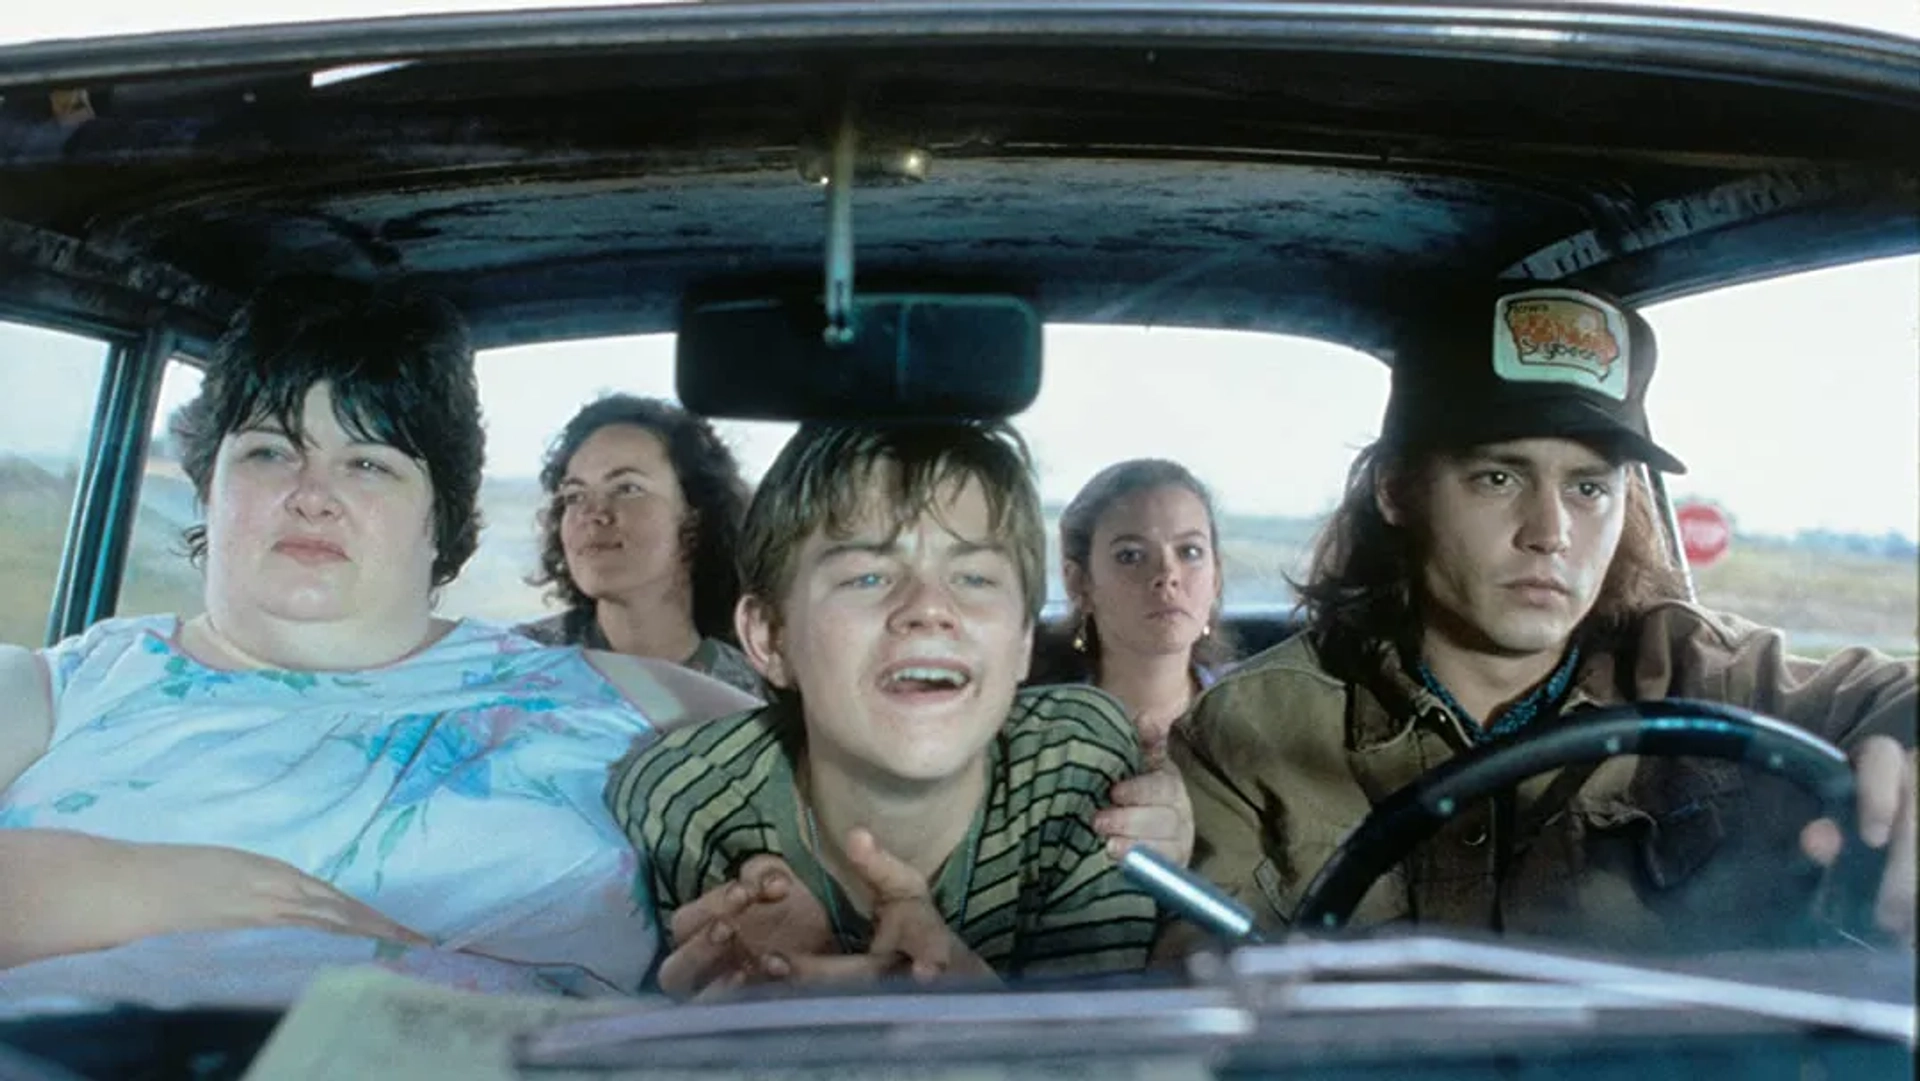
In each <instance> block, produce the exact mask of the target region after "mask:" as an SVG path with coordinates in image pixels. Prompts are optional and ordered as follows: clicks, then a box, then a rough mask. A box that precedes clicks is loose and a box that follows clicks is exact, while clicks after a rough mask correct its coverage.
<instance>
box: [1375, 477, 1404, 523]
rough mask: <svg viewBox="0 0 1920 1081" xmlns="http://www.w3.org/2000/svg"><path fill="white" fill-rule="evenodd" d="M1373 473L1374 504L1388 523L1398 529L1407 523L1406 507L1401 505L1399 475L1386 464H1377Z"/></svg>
mask: <svg viewBox="0 0 1920 1081" xmlns="http://www.w3.org/2000/svg"><path fill="white" fill-rule="evenodd" d="M1372 473H1373V505H1374V508H1375V509H1377V510H1378V511H1379V512H1380V517H1382V518H1384V519H1386V522H1387V524H1388V525H1390V526H1393V527H1395V528H1396V529H1398V528H1401V527H1404V526H1405V525H1406V524H1407V515H1406V508H1404V507H1402V506H1401V505H1400V498H1399V495H1398V492H1397V490H1398V489H1399V487H1400V477H1399V475H1398V474H1397V473H1396V472H1395V471H1393V470H1391V469H1388V468H1387V467H1386V466H1384V465H1375V466H1374V467H1373V469H1372Z"/></svg>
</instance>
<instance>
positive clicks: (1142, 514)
mask: <svg viewBox="0 0 1920 1081" xmlns="http://www.w3.org/2000/svg"><path fill="white" fill-rule="evenodd" d="M1060 554H1061V572H1062V576H1063V577H1064V578H1065V580H1066V587H1067V596H1068V598H1069V599H1070V600H1071V602H1072V604H1073V614H1072V616H1071V617H1069V620H1068V623H1067V626H1066V627H1065V628H1063V629H1062V631H1061V632H1060V633H1056V634H1054V635H1049V636H1047V637H1048V638H1050V639H1055V640H1057V639H1060V638H1066V639H1067V641H1068V646H1067V648H1066V649H1062V648H1060V647H1059V646H1058V645H1057V644H1055V645H1053V646H1051V647H1050V648H1049V649H1048V653H1049V654H1051V656H1049V657H1047V658H1044V659H1043V661H1044V663H1043V664H1041V665H1040V666H1038V668H1037V669H1036V671H1037V672H1039V673H1040V674H1041V675H1042V676H1043V677H1045V679H1046V680H1047V681H1050V682H1062V681H1068V680H1084V681H1086V682H1090V683H1093V684H1095V685H1096V686H1098V687H1100V689H1102V690H1104V691H1106V692H1108V693H1109V694H1112V695H1113V696H1114V697H1115V698H1118V699H1119V700H1120V701H1121V703H1122V704H1123V705H1125V706H1126V708H1127V712H1128V713H1129V714H1130V715H1132V716H1133V718H1134V722H1135V724H1137V725H1138V726H1139V728H1140V735H1141V739H1142V741H1143V742H1144V743H1146V744H1147V745H1148V746H1153V745H1156V744H1160V743H1163V742H1164V741H1165V739H1166V736H1167V733H1168V731H1169V730H1170V729H1171V728H1172V727H1173V724H1174V722H1175V721H1177V720H1179V719H1180V718H1181V717H1182V716H1184V715H1185V714H1186V712H1187V710H1188V708H1189V707H1190V706H1192V704H1193V700H1194V698H1195V697H1196V696H1197V695H1198V694H1199V693H1200V692H1201V691H1203V690H1205V689H1206V688H1207V687H1208V686H1210V685H1211V684H1212V683H1213V681H1214V680H1215V679H1216V678H1218V676H1219V674H1220V673H1221V671H1223V670H1224V668H1225V666H1226V665H1227V664H1229V663H1230V662H1231V661H1232V659H1233V656H1234V649H1233V645H1232V643H1231V641H1230V640H1229V636H1228V635H1227V634H1226V633H1225V630H1224V628H1223V627H1222V626H1221V624H1220V597H1221V591H1222V588H1223V584H1222V578H1221V569H1220V532H1219V527H1218V524H1217V522H1216V519H1215V515H1214V509H1213V496H1212V494H1211V493H1210V492H1208V490H1207V487H1206V485H1204V484H1202V483H1200V481H1199V479H1198V478H1196V477H1195V476H1194V475H1193V474H1192V473H1191V472H1189V471H1188V470H1187V468H1186V467H1185V466H1182V465H1180V464H1179V463H1177V462H1170V461H1165V460H1162V459H1157V458H1137V459H1133V460H1130V461H1125V462H1120V463H1117V464H1115V465H1111V466H1108V467H1107V468H1106V469H1103V470H1101V471H1100V472H1099V473H1098V474H1096V475H1095V476H1094V478H1093V479H1092V480H1090V481H1088V482H1087V483H1086V485H1085V487H1083V488H1081V489H1080V492H1079V494H1078V495H1076V496H1074V497H1073V501H1072V502H1071V503H1069V504H1067V509H1066V511H1065V512H1064V513H1062V514H1061V516H1060ZM1039 681H1040V680H1036V682H1039Z"/></svg>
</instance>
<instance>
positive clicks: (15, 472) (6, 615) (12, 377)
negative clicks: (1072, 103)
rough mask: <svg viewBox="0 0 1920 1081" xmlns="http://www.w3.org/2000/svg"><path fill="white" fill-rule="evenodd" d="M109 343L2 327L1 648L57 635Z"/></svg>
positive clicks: (11, 325)
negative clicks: (54, 615) (66, 555)
mask: <svg viewBox="0 0 1920 1081" xmlns="http://www.w3.org/2000/svg"><path fill="white" fill-rule="evenodd" d="M106 360H107V346H106V343H104V342H101V341H99V340H97V339H93V338H83V337H80V336H78V335H74V334H63V333H60V332H58V331H52V330H43V329H40V328H38V327H30V326H23V325H21V324H18V323H7V322H0V386H4V387H5V388H6V393H4V394H0V536H3V537H5V543H4V544H0V642H10V643H14V644H16V645H39V644H40V643H41V642H42V641H44V640H45V638H46V634H47V613H48V611H49V609H50V608H51V607H52V604H53V586H54V579H55V576H56V575H57V574H58V573H59V571H60V552H61V549H62V548H63V547H64V546H65V544H66V536H67V521H68V519H69V518H71V517H72V514H73V493H74V490H75V488H76V486H77V485H78V483H79V479H80V471H81V469H82V468H84V467H85V465H86V459H87V438H88V429H89V428H90V427H91V425H92V422H93V403H94V399H95V397H96V395H97V394H98V393H99V389H100V376H101V373H102V372H103V371H104V369H105V367H106Z"/></svg>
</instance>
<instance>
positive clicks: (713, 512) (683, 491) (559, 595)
mask: <svg viewBox="0 0 1920 1081" xmlns="http://www.w3.org/2000/svg"><path fill="white" fill-rule="evenodd" d="M614 424H627V425H632V426H633V427H635V428H642V429H645V430H646V431H649V432H652V433H653V434H654V435H655V436H656V437H657V438H659V440H660V442H661V443H663V444H665V445H666V448H667V461H668V463H669V464H671V465H672V466H673V474H674V476H675V477H676V478H677V479H678V480H679V482H680V495H681V498H682V499H684V500H685V501H686V504H687V515H686V520H685V521H683V522H681V523H680V550H681V555H682V557H683V558H684V559H685V560H686V566H687V577H688V579H689V581H690V582H691V583H692V586H693V626H694V630H696V631H697V632H699V634H700V635H701V636H702V637H705V638H718V639H720V640H721V641H725V642H731V641H733V640H734V633H733V608H734V604H735V602H737V601H738V600H739V599H740V572H739V569H738V568H737V566H736V565H735V563H734V555H735V553H736V552H737V551H738V549H739V547H740V523H741V521H742V520H743V519H744V518H745V517H746V514H747V500H748V497H749V495H750V494H751V493H750V492H749V490H748V488H747V482H746V481H745V480H744V479H742V477H741V476H740V465H739V463H738V462H736V461H735V460H734V457H733V451H732V450H730V449H728V447H727V445H726V443H724V442H722V441H721V439H720V434H719V433H718V432H716V431H714V430H713V425H712V424H710V423H708V421H707V420H706V418H704V417H699V416H695V415H694V414H692V413H689V412H687V411H686V410H684V409H682V408H680V407H679V406H677V405H674V404H673V403H671V402H665V401H661V400H660V399H658V398H641V397H636V396H634V395H631V394H609V395H607V396H606V397H604V398H601V399H599V400H598V401H594V402H590V403H588V404H587V405H586V406H585V407H584V408H582V409H581V410H580V412H578V413H576V414H574V417H573V419H572V420H570V421H568V422H567V426H566V427H565V428H562V429H561V430H560V434H559V435H558V436H557V437H555V439H554V441H553V444H552V446H550V447H549V448H548V449H547V457H546V461H545V462H544V463H543V464H542V466H541V468H540V487H541V489H542V490H543V491H545V492H546V494H547V496H548V499H547V503H546V505H545V506H544V507H542V508H541V510H540V516H539V522H538V528H539V531H540V569H539V570H538V571H537V572H535V573H534V574H532V575H530V576H529V577H528V578H527V582H528V584H530V585H535V586H549V587H551V588H550V589H549V590H548V596H550V597H552V598H553V599H555V600H557V601H559V602H560V603H561V604H563V605H565V606H566V608H567V615H568V617H569V622H573V621H576V620H584V619H590V618H591V617H592V615H593V610H594V600H593V598H592V597H589V596H587V595H586V594H585V593H583V592H581V590H580V586H579V585H578V584H577V583H575V582H574V580H573V573H572V572H571V571H570V570H568V569H567V551H566V546H565V545H564V544H563V543H561V540H560V520H561V518H562V517H563V508H562V507H561V505H560V502H559V499H558V493H559V490H560V482H561V481H563V480H565V479H566V476H567V466H568V464H569V463H571V462H572V461H573V456H574V455H575V454H577V453H579V451H580V447H581V445H582V444H584V443H585V442H586V441H587V440H588V439H590V438H592V437H593V433H595V432H597V431H599V430H600V429H602V428H605V427H608V426H609V425H614Z"/></svg>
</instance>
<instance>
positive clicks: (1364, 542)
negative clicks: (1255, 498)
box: [1293, 440, 1686, 682]
mask: <svg viewBox="0 0 1920 1081" xmlns="http://www.w3.org/2000/svg"><path fill="white" fill-rule="evenodd" d="M1596 449H1601V450H1607V449H1609V448H1596ZM1449 453H1457V450H1455V449H1452V448H1446V447H1440V446H1433V445H1420V444H1406V445H1397V444H1395V443H1393V442H1390V441H1385V440H1383V441H1381V442H1379V443H1375V444H1374V445H1373V446H1371V447H1368V448H1367V449H1366V450H1364V451H1362V452H1361V453H1360V455H1359V457H1358V458H1356V459H1355V461H1354V463H1353V468H1352V470H1351V471H1350V472H1349V473H1348V475H1347V488H1346V493H1345V495H1344V496H1343V497H1342V499H1341V501H1340V506H1339V508H1338V509H1336V510H1335V511H1334V513H1333V516H1332V517H1331V518H1330V519H1328V521H1327V524H1326V526H1325V527H1324V528H1323V529H1322V530H1321V533H1320V536H1319V539H1318V540H1316V541H1315V543H1314V550H1313V559H1312V562H1311V565H1310V567H1309V570H1308V572H1307V580H1306V581H1305V582H1304V583H1301V582H1296V583H1293V585H1294V589H1295V590H1296V591H1298V593H1299V595H1300V598H1301V601H1302V602H1303V603H1304V605H1305V607H1306V612H1307V630H1306V633H1307V635H1308V640H1309V641H1311V642H1312V643H1313V646H1314V648H1315V650H1317V651H1318V652H1319V654H1320V659H1321V663H1322V664H1324V665H1325V666H1326V668H1327V671H1328V672H1330V673H1332V674H1333V675H1335V676H1336V677H1338V678H1340V679H1343V680H1347V681H1349V682H1366V681H1368V680H1370V679H1372V678H1373V675H1374V674H1376V673H1377V664H1378V656H1379V651H1380V650H1381V649H1382V648H1383V647H1384V648H1392V649H1396V650H1401V651H1407V650H1411V649H1412V648H1413V647H1415V646H1416V645H1417V642H1416V641H1414V640H1411V639H1410V638H1409V637H1408V636H1409V635H1413V634H1417V633H1418V632H1419V629H1420V627H1421V625H1422V621H1421V614H1420V600H1419V596H1418V594H1417V592H1416V590H1415V588H1414V583H1415V582H1416V581H1417V579H1418V576H1419V569H1420V565H1421V560H1422V559H1423V558H1424V550H1423V541H1422V537H1423V534H1424V526H1422V525H1419V523H1422V522H1424V520H1425V515H1426V514H1427V506H1426V502H1427V501H1426V499H1425V498H1424V496H1423V493H1424V491H1425V488H1426V481H1427V478H1428V477H1429V476H1430V475H1431V472H1432V470H1433V469H1434V467H1435V466H1436V464H1437V463H1438V462H1439V461H1440V459H1441V457H1442V456H1444V455H1446V454H1449ZM1609 460H1611V461H1614V462H1616V463H1618V462H1619V461H1621V460H1623V459H1622V458H1621V457H1620V456H1619V455H1618V453H1617V452H1615V453H1611V454H1609ZM1381 480H1384V482H1385V483H1386V484H1387V485H1389V486H1390V491H1391V492H1392V493H1393V496H1394V500H1395V502H1397V503H1398V504H1399V505H1401V506H1403V507H1405V508H1406V509H1407V514H1408V515H1409V516H1410V518H1411V519H1412V523H1414V524H1410V525H1407V526H1396V525H1393V524H1392V523H1390V522H1388V521H1387V520H1386V517H1385V515H1383V514H1381V512H1380V506H1379V503H1378V502H1377V501H1376V499H1375V484H1376V482H1377V481H1381ZM1626 496H1627V503H1626V522H1625V524H1624V526H1623V528H1622V530H1621V534H1620V544H1619V547H1618V548H1616V549H1615V550H1614V556H1613V563H1612V564H1611V565H1609V566H1608V568H1607V575H1606V578H1605V579H1603V580H1602V582H1601V586H1600V595H1599V596H1598V597H1597V598H1596V599H1595V600H1594V605H1593V610H1592V611H1590V612H1589V613H1587V618H1586V619H1585V620H1584V621H1583V622H1582V623H1581V625H1580V627H1579V628H1578V629H1577V630H1576V631H1575V634H1576V635H1577V636H1578V640H1579V641H1581V642H1583V643H1586V644H1589V645H1592V646H1597V647H1598V648H1601V649H1611V648H1613V646H1614V645H1615V644H1617V641H1618V639H1619V638H1620V636H1621V635H1623V634H1626V633H1627V632H1628V631H1629V630H1630V628H1631V627H1632V625H1633V622H1634V620H1635V619H1636V617H1637V616H1638V615H1639V614H1640V613H1641V612H1644V611H1645V610H1646V609H1647V608H1649V607H1650V606H1652V605H1653V604H1655V603H1657V602H1659V601H1661V600H1670V599H1683V598H1685V596H1686V584H1685V580H1684V579H1683V578H1682V577H1681V575H1680V572H1679V570H1678V569H1677V568H1676V567H1675V565H1674V562H1673V560H1672V558H1671V557H1670V556H1669V554H1668V550H1667V546H1666V543H1665V540H1664V536H1663V534H1662V533H1661V531H1660V525H1659V523H1658V521H1657V520H1656V518H1655V517H1654V510H1653V495H1652V493H1651V492H1650V491H1649V490H1648V488H1647V484H1646V482H1645V480H1644V479H1643V478H1642V476H1641V474H1640V472H1639V470H1638V469H1634V470H1632V471H1631V472H1630V473H1629V479H1628V483H1627V492H1626Z"/></svg>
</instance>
